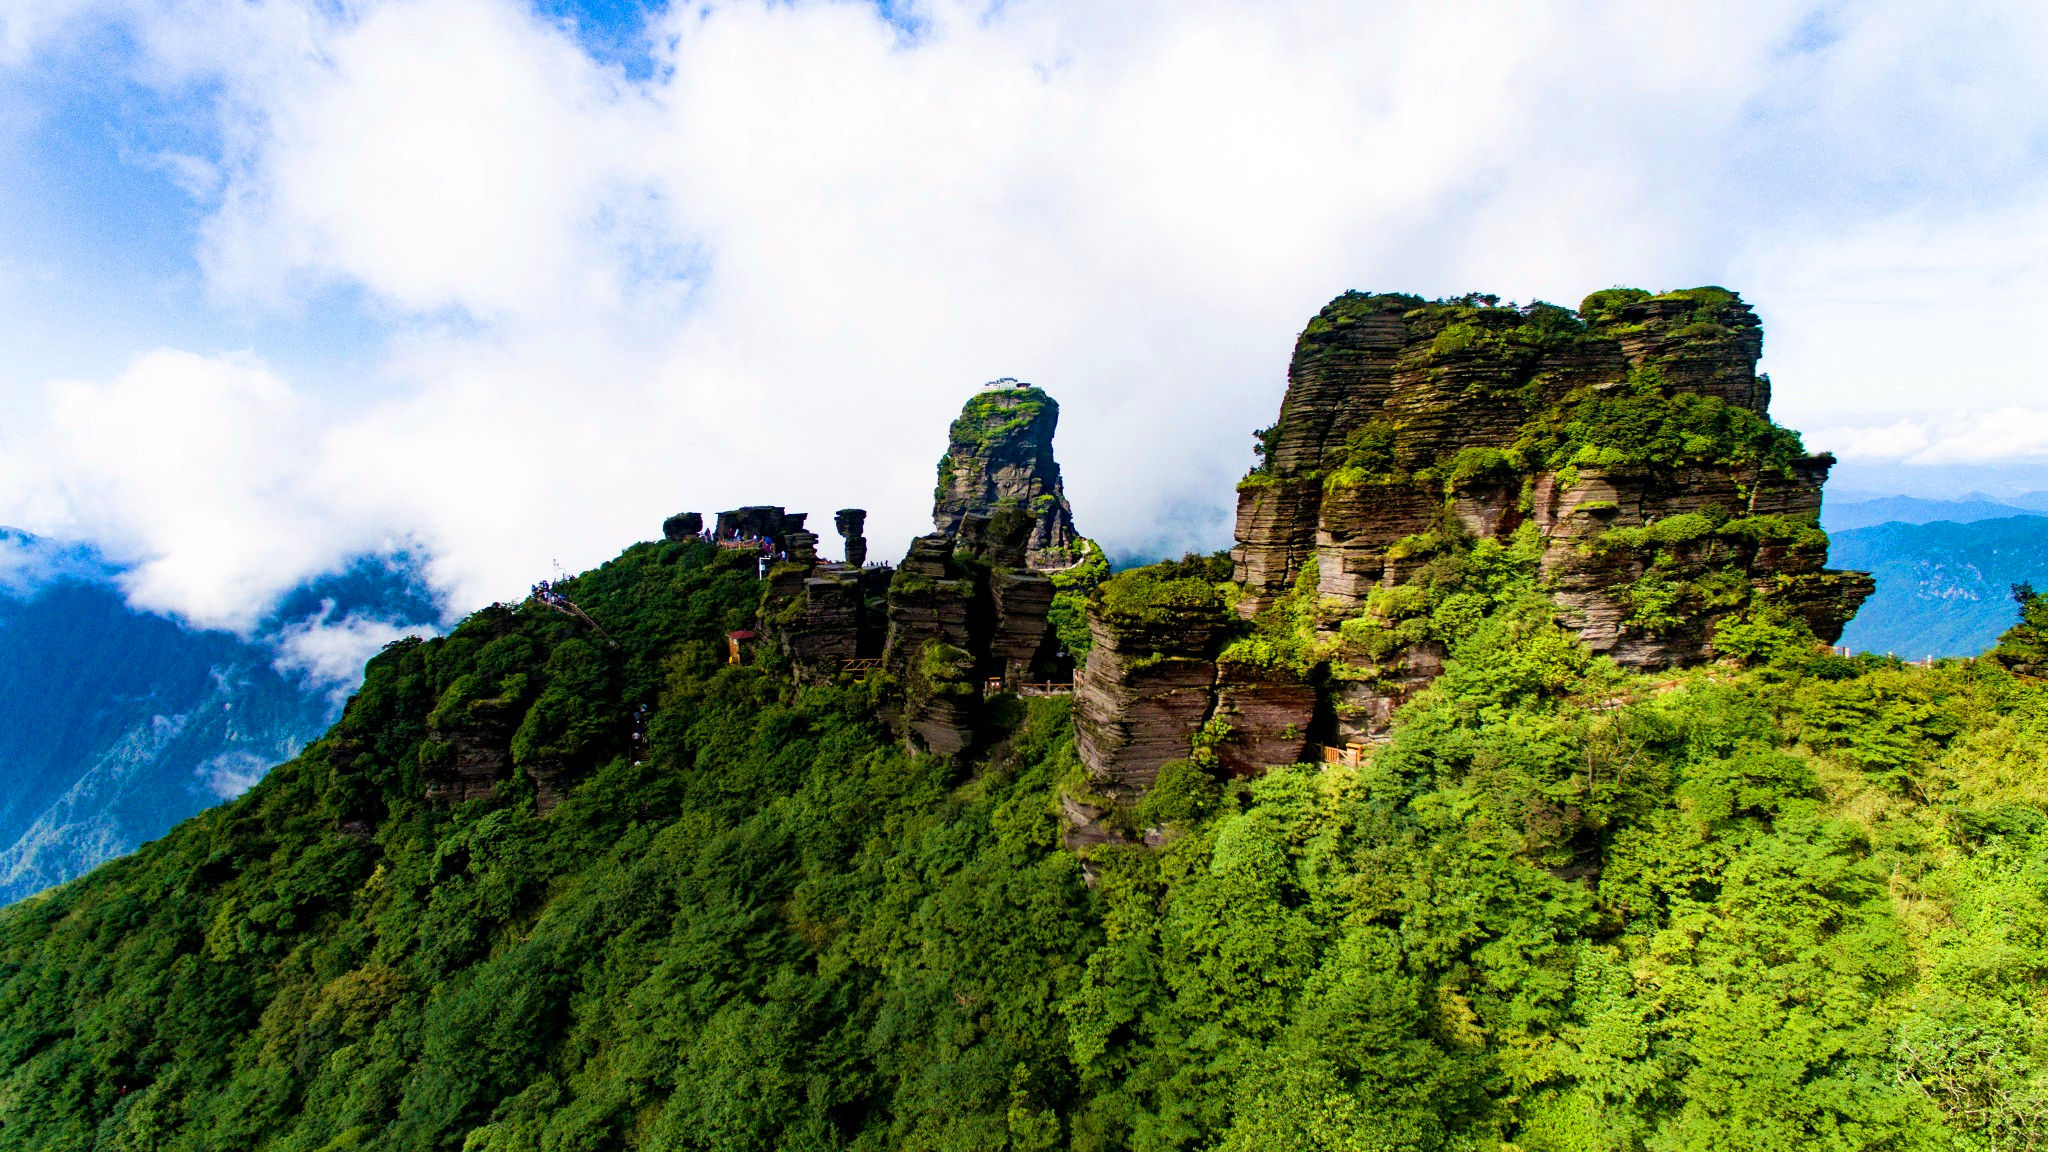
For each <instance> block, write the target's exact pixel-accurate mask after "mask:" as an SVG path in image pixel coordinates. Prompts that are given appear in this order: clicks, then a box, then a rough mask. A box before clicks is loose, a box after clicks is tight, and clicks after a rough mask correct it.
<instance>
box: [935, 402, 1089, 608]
mask: <svg viewBox="0 0 2048 1152" xmlns="http://www.w3.org/2000/svg"><path fill="white" fill-rule="evenodd" d="M1059 419H1060V406H1059V404H1058V403H1057V402H1055V401H1054V400H1053V398H1052V397H1050V396H1048V395H1046V394H1045V392H1044V390H1043V389H1040V388H1034V387H1032V386H1031V385H1029V384H1025V383H1021V382H1019V381H1017V380H1012V379H1010V378H1008V377H1005V378H1003V379H1001V380H997V381H994V382H992V383H990V384H988V385H987V386H986V387H984V388H983V389H982V390H981V391H979V392H977V393H975V394H974V396H973V397H971V398H970V399H969V400H968V401H967V403H966V405H965V406H964V407H963V408H962V409H961V410H960V416H959V418H958V419H956V420H954V421H953V426H952V428H951V429H950V430H949V432H948V436H947V443H946V454H945V456H944V457H942V458H941V459H940V460H939V482H938V487H937V489H936V490H935V491H934V493H933V499H932V526H933V528H934V529H935V530H936V531H938V532H940V533H941V534H948V535H950V534H953V533H957V532H958V531H959V530H960V524H961V520H962V518H964V517H966V516H969V515H979V516H994V515H995V514H996V513H997V511H998V510H999V509H1002V508H1004V507H1014V508H1018V509H1021V510H1022V511H1023V512H1024V513H1025V514H1026V515H1028V516H1029V517H1030V518H1031V522H1032V523H1031V536H1030V538H1029V539H1028V540H1027V541H1026V543H1025V553H1026V558H1027V562H1028V564H1029V566H1030V567H1031V568H1034V569H1038V570H1047V569H1056V568H1065V567H1068V566H1069V565H1071V564H1073V563H1074V562H1075V561H1076V560H1078V559H1079V558H1080V556H1081V549H1082V547H1083V545H1082V542H1081V536H1080V534H1079V533H1077V532H1075V531H1074V513H1073V510H1072V509H1071V508H1069V507H1068V506H1067V496H1066V491H1065V489H1064V488H1063V487H1062V486H1061V484H1060V466H1059V464H1058V462H1056V461H1055V460H1054V459H1053V455H1052V438H1053V432H1054V430H1055V429H1057V428H1058V426H1059Z"/></svg>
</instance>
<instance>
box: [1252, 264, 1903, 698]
mask: <svg viewBox="0 0 2048 1152" xmlns="http://www.w3.org/2000/svg"><path fill="white" fill-rule="evenodd" d="M1762 349H1763V333H1762V329H1761V327H1760V326H1759V324H1758V322H1757V319H1756V316H1755V314H1754V313H1753V312H1752V311H1751V310H1750V308H1749V306H1748V305H1746V304H1744V303H1742V301H1741V300H1740V299H1739V298H1737V297H1736V296H1735V294H1734V293H1731V292H1727V291H1724V290H1722V289H1718V288H1703V289H1693V290H1690V291H1686V292H1673V293H1667V294H1665V295H1662V296H1651V295H1650V294H1648V293H1644V292H1635V291H1631V290H1627V289H1618V290H1614V291H1609V292H1599V293H1595V294H1594V295H1593V296H1591V297H1589V298H1588V299H1587V301H1586V303H1585V304H1584V305H1582V307H1581V311H1580V312H1579V313H1576V314H1574V313H1570V312H1567V311H1566V310H1564V309H1559V308H1552V307H1549V306H1534V307H1532V308H1530V309H1526V310H1525V309H1515V308H1503V307H1499V306H1497V304H1496V303H1495V302H1494V301H1492V300H1491V299H1490V298H1483V297H1470V298H1466V299H1465V300H1462V301H1457V302H1439V303H1437V304H1433V305H1430V304H1425V303H1424V302H1423V301H1421V300H1419V299H1417V298H1415V297H1410V296H1365V295H1360V294H1356V293H1349V294H1346V295H1345V296H1341V297H1339V298H1338V299H1337V300H1335V301H1333V302H1332V303H1331V304H1330V305H1329V307H1327V308H1325V309H1323V311H1322V313H1321V314H1319V315H1318V316H1317V317H1316V318H1315V320H1314V321H1312V322H1311V323H1310V324H1309V326H1308V328H1307V329H1306V330H1305V331H1304V332H1303V333H1302V336H1301V339H1300V341H1299V342H1298V343H1297V344H1296V347H1295V356H1294V362H1293V364H1292V365H1291V367H1290V369H1289V372H1288V389H1287V396H1286V399H1285V400H1284V401H1283V402H1282V404H1281V410H1280V420H1279V422H1278V423H1277V424H1275V425H1274V426H1273V428H1271V429H1270V430H1268V431H1267V432H1266V433H1265V434H1264V437H1263V438H1264V440H1265V444H1266V447H1265V461H1264V463H1263V465H1262V466H1261V467H1260V468H1259V469H1258V470H1255V471H1254V473H1253V474H1252V475H1251V476H1249V477H1247V478H1246V480H1245V482H1244V483H1243V484H1241V485H1240V488H1239V496H1238V531H1237V537H1238V545H1237V548H1236V549H1235V551H1234V553H1233V556H1234V559H1235V561H1236V571H1235V576H1236V578H1237V579H1238V580H1239V581H1240V582H1241V583H1243V585H1244V586H1245V590H1246V593H1247V595H1246V596H1245V598H1244V600H1243V601H1242V602H1241V610H1242V611H1243V612H1244V613H1245V614H1246V615H1247V616H1250V615H1253V614H1255V613H1257V612H1258V611H1259V610H1261V609H1262V608H1264V607H1266V606H1267V605H1269V604H1271V603H1272V602H1273V601H1274V599H1275V598H1277V597H1278V596H1280V595H1281V594H1283V593H1285V592H1286V591H1287V590H1288V589H1289V588H1290V587H1291V586H1292V585H1293V583H1294V581H1295V580H1296V578H1297V577H1298V576H1299V575H1300V573H1301V571H1302V569H1303V567H1304V565H1306V564H1307V563H1308V562H1309V560H1310V559H1311V558H1313V559H1314V560H1315V561H1316V567H1317V574H1318V592H1319V594H1320V595H1321V596H1322V597H1325V598H1328V599H1329V600H1331V601H1333V602H1334V604H1335V605H1336V606H1337V607H1338V608H1339V609H1343V608H1358V607H1360V606H1362V605H1363V602H1364V601H1365V599H1366V597H1367V596H1369V595H1370V594H1371V593H1372V592H1373V591H1374V590H1375V589H1378V588H1388V587H1393V586H1395V585H1398V584H1400V583H1402V582H1403V581H1404V580H1405V579H1406V578H1407V576H1408V575H1409V574H1410V573H1408V572H1404V571H1403V569H1402V558H1401V557H1400V556H1399V555H1398V554H1397V553H1398V549H1396V547H1395V546H1396V545H1397V544H1399V543H1400V542H1401V541H1404V540H1410V539H1413V538H1415V537H1419V536H1422V535H1424V534H1426V533H1429V532H1431V531H1432V530H1435V529H1437V528H1438V527H1439V526H1444V527H1454V528H1455V530H1457V531H1460V532H1462V533H1464V534H1465V535H1467V536H1469V537H1475V538H1486V537H1505V536H1508V535H1510V534H1511V533H1513V532H1514V530H1515V529H1516V528H1518V527H1520V526H1521V524H1522V523H1523V522H1524V521H1526V520H1530V519H1533V520H1534V521H1535V523H1536V526H1537V529H1538V531H1539V532H1541V534H1542V536H1543V539H1544V541H1545V543H1546V547H1545V550H1544V556H1543V568H1544V572H1545V575H1546V577H1547V578H1548V579H1549V581H1550V582H1551V584H1552V587H1553V590H1554V592H1555V593H1556V595H1557V596H1558V598H1559V600H1560V601H1561V602H1562V603H1563V604H1564V605H1565V607H1566V609H1567V612H1568V613H1569V614H1570V615H1571V616H1572V618H1573V619H1574V621H1575V626H1576V627H1578V628H1579V631H1580V634H1581V636H1582V637H1583V638H1584V639H1585V641H1586V643H1587V644H1588V645H1589V646H1590V647H1592V648H1593V649H1594V650H1595V651H1598V652H1606V653H1610V654H1612V655H1613V656H1614V657H1615V659H1617V660H1619V661H1620V662H1622V663H1623V664H1627V665H1630V666H1634V667H1659V666H1663V665H1667V664H1673V663H1687V662H1693V661H1697V660H1701V659H1705V658H1707V657H1709V656H1711V655H1712V648H1711V644H1710V642H1709V640H1708V635H1709V634H1710V632H1711V630H1712V625H1713V623H1714V619H1715V617H1714V614H1713V613H1712V612H1703V613H1698V614H1696V615H1695V618H1694V620H1693V624H1694V625H1695V626H1694V627H1692V628H1690V629H1683V628H1681V629H1676V630H1673V629H1668V628H1666V629H1652V628H1648V627H1644V626H1641V624H1640V621H1641V619H1642V616H1641V614H1640V613H1634V614H1633V615H1632V611H1631V607H1630V604H1629V602H1628V597H1627V595H1626V589H1627V588H1628V587H1629V586H1631V585H1633V584H1634V583H1635V582H1636V581H1638V580H1640V579H1642V578H1643V576H1644V575H1645V572H1646V571H1647V570H1648V568H1649V567H1650V564H1651V558H1650V557H1647V556H1645V555H1641V554H1637V555H1624V554H1622V553H1621V552H1620V551H1618V550H1615V549H1605V550H1601V549H1595V548H1593V547H1592V545H1593V542H1594V541H1595V540H1596V539H1597V538H1600V537H1602V536H1603V535H1605V534H1606V533H1608V532H1609V531H1610V530H1611V529H1615V528H1643V527H1645V526H1649V525H1654V524H1656V523H1658V522H1660V521H1668V520H1669V519H1670V518H1672V517H1675V516H1680V515H1683V514H1686V513H1695V514H1703V515H1708V516H1712V517H1716V518H1719V519H1721V520H1724V521H1729V520H1733V521H1740V520H1744V519H1749V518H1754V517H1760V516H1773V517H1781V518H1787V519H1792V520H1798V521H1802V522H1811V521H1813V520H1814V519H1815V518H1816V517H1817V515H1818V512H1819V508H1820V490H1821V484H1822V482H1823V481H1824V480H1825V479H1826V477H1827V471H1828V467H1829V466H1830V465H1831V464H1832V463H1833V460H1832V458H1831V457H1827V456H1805V455H1799V454H1797V453H1796V439H1794V438H1792V437H1790V435H1789V434H1786V433H1783V432H1782V430H1777V429H1775V428H1774V427H1773V426H1771V425H1769V424H1768V411H1767V409H1768V405H1769V402H1770V381H1769V379H1768V378H1766V377H1763V376H1759V375H1758V374H1757V372H1756V361H1757V358H1758V356H1759V355H1761V353H1762ZM1645 392H1649V393H1654V394H1655V395H1656V396H1662V397H1711V398H1713V399H1714V400H1717V401H1719V402H1721V403H1722V404H1723V405H1725V406H1726V407H1727V408H1728V409H1731V410H1734V411H1735V412H1739V413H1741V414H1743V415H1745V416H1752V417H1755V418H1756V419H1755V420H1753V421H1750V422H1749V425H1748V426H1744V427H1732V428H1731V429H1730V431H1729V433H1728V434H1729V435H1731V436H1742V435H1747V436H1749V437H1750V438H1751V439H1755V438H1756V437H1758V436H1766V435H1772V434H1775V435H1776V437H1777V440H1776V442H1775V443H1774V444H1751V443H1744V444H1741V445H1736V446H1735V447H1737V448H1739V449H1741V450H1743V451H1744V452H1748V453H1750V454H1751V455H1752V456H1754V455H1757V454H1762V455H1766V456H1768V455H1770V450H1771V449H1772V448H1774V447H1782V446H1786V445H1791V446H1793V447H1794V449H1795V450H1794V451H1793V452H1792V453H1791V454H1789V455H1786V454H1784V453H1780V455H1782V456H1784V458H1782V459H1749V460H1742V459H1739V458H1732V459H1731V458H1724V459H1714V458H1712V457H1713V453H1711V452H1709V453H1707V454H1706V456H1705V458H1700V459H1693V460H1685V459H1676V460H1674V459H1659V458H1658V457H1657V453H1656V449H1657V448H1658V447H1659V446H1657V445H1649V444H1644V445H1633V446H1632V445H1630V444H1629V443H1627V442H1626V441H1627V438H1628V437H1630V436H1632V435H1638V434H1641V431H1642V430H1640V429H1637V430H1635V431H1631V430H1630V429H1629V428H1628V426H1627V421H1628V420H1629V419H1631V418H1639V417H1640V416H1642V415H1643V413H1644V412H1646V411H1648V410H1649V409H1650V407H1651V406H1652V404H1653V403H1654V398H1652V399H1645V398H1644V397H1643V394H1644V393H1645ZM1603 405H1604V406H1605V409H1611V410H1604V409H1603ZM1574 415H1579V416H1582V417H1590V418H1591V419H1592V420H1596V421H1597V420H1601V419H1608V420H1612V421H1613V422H1614V423H1615V425H1616V426H1615V428H1614V429H1613V430H1612V436H1613V437H1614V438H1616V439H1617V440H1618V441H1619V442H1617V443H1612V444H1604V443H1603V444H1596V445H1589V446H1583V447H1582V448H1581V451H1580V456H1587V457H1591V462H1579V461H1577V460H1564V459H1556V458H1549V457H1546V455H1545V449H1554V448H1555V447H1556V445H1555V442H1556V441H1557V440H1559V439H1566V440H1568V439H1569V433H1568V432H1567V431H1565V430H1564V429H1563V427H1562V426H1563V425H1564V423H1565V422H1566V421H1567V420H1568V419H1569V418H1571V417H1572V416H1574ZM1698 415H1699V416H1700V418H1702V419H1708V420H1711V419H1713V417H1714V414H1713V413H1699V414H1698ZM1721 423H1722V425H1723V426H1729V425H1731V423H1732V424H1735V425H1739V424H1741V421H1740V419H1739V418H1737V419H1736V420H1734V421H1732V422H1731V421H1729V420H1725V419H1724V420H1722V422H1721ZM1679 449H1680V451H1681V452H1682V451H1683V445H1682V444H1681V445H1679ZM1635 451H1640V453H1641V454H1642V456H1643V458H1642V459H1630V458H1629V457H1630V456H1631V454H1632V452H1635ZM1741 454H1742V453H1741V452H1737V453H1735V455H1736V456H1738V457H1739V456H1740V455H1741ZM1719 539H1720V546H1719V547H1717V548H1709V547H1704V546H1703V547H1701V548H1696V549H1693V550H1692V552H1691V553H1690V554H1681V555H1676V556H1674V555H1671V554H1670V553H1669V552H1668V550H1667V552H1666V554H1665V555H1664V556H1663V557H1662V559H1663V560H1664V562H1665V568H1666V569H1667V570H1669V571H1671V572H1675V573H1678V574H1679V575H1685V574H1687V573H1688V572H1689V573H1690V574H1692V575H1698V574H1701V573H1704V572H1705V571H1708V570H1710V569H1711V570H1719V571H1735V570H1739V571H1741V572H1742V573H1743V574H1744V577H1745V579H1747V580H1748V581H1749V582H1750V583H1751V584H1752V585H1754V587H1755V588H1756V590H1757V593H1758V594H1759V595H1761V596H1765V597H1767V598H1776V599H1778V600H1780V601H1782V602H1783V603H1784V605H1785V606H1786V607H1787V608H1788V609H1791V610H1793V611H1795V612H1796V613H1797V614H1799V615H1801V616H1802V617H1804V618H1805V619H1806V620H1807V623H1808V624H1809V625H1810V626H1811V627H1812V629H1813V631H1814V633H1815V634H1816V635H1817V636H1819V637H1821V638H1822V639H1823V640H1828V641H1832V640H1834V639H1835V638H1837V637H1838V636H1839V635H1840V634H1841V628H1842V625H1843V624H1844V623H1845V622H1846V621H1847V620H1848V618H1849V616H1850V615H1851V614H1853V613H1854V611H1855V609H1856V607H1857V605H1858V604H1860V603H1861V601H1862V598H1863V594H1867V588H1866V584H1867V581H1865V580H1863V579H1861V578H1859V577H1855V576H1853V575H1843V574H1832V575H1828V574H1824V565H1825V560H1826V547H1825V538H1824V537H1818V536H1814V537H1809V540H1808V543H1806V544H1804V545H1795V546H1791V547H1773V546H1768V545H1767V544H1766V543H1763V542H1759V541H1756V540H1753V539H1746V538H1744V537H1743V536H1741V535H1740V534H1737V535H1734V536H1730V537H1724V538H1719ZM1589 553H1592V554H1589ZM1411 571H1412V569H1411ZM1859 588H1865V592H1864V593H1863V594H1859V593H1858V591H1857V590H1858V589H1859ZM1632 621H1633V622H1632Z"/></svg>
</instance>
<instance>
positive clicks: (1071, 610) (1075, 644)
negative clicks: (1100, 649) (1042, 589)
mask: <svg viewBox="0 0 2048 1152" xmlns="http://www.w3.org/2000/svg"><path fill="white" fill-rule="evenodd" d="M1080 545H1081V555H1080V557H1079V558H1078V559H1077V560H1076V561H1075V562H1074V564H1073V566H1072V567H1070V568H1062V569H1059V570H1057V571H1054V572H1049V573H1047V574H1046V576H1047V578H1048V579H1050V580H1051V581H1052V586H1053V594H1052V607H1051V608H1050V609H1048V610H1047V612H1046V618H1047V620H1048V621H1049V622H1050V623H1051V624H1052V629H1053V633H1054V634H1055V635H1057V636H1058V637H1059V641H1060V647H1061V648H1063V649H1065V650H1066V652H1067V654H1068V655H1069V656H1071V657H1073V658H1074V661H1075V663H1076V664H1078V663H1079V662H1080V661H1082V660H1084V659H1086V658H1087V656H1088V649H1089V648H1091V647H1093V646H1094V644H1095V641H1094V638H1093V637H1091V636H1090V635H1089V634H1088V597H1089V595H1090V594H1091V593H1093V592H1094V591H1095V589H1096V587H1097V586H1098V585H1100V584H1101V583H1102V582H1103V581H1104V580H1107V579H1109V557H1107V556H1104V555H1103V554H1102V548H1101V546H1100V545H1098V544H1096V543H1095V541H1093V540H1090V539H1088V538H1086V537H1082V539H1081V541H1080Z"/></svg>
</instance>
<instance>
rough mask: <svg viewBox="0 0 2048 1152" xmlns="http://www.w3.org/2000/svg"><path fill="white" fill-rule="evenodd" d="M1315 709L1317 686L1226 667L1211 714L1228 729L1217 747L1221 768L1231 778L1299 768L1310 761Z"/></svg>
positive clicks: (1282, 675)
mask: <svg viewBox="0 0 2048 1152" xmlns="http://www.w3.org/2000/svg"><path fill="white" fill-rule="evenodd" d="M1316 704H1317V694H1316V688H1315V686H1314V685H1313V684H1310V683H1307V682H1306V681H1304V680H1302V679H1301V678H1300V677H1298V676H1295V675H1293V674H1292V673H1289V672H1286V671H1284V670H1266V669H1256V668H1244V667H1238V666H1233V665H1229V664H1225V665H1224V666H1223V667H1222V669H1221V670H1220V672H1219V674H1218V677H1217V685H1216V707H1215V711H1214V713H1213V718H1214V719H1216V720H1219V721H1221V722H1222V723H1223V725H1224V726H1225V727H1226V732H1225V734H1224V736H1223V738H1222V740H1221V741H1220V742H1219V743H1218V744H1217V745H1216V759H1217V762H1218V763H1219V764H1220V765H1221V766H1222V768H1223V770H1224V771H1226V772H1228V773H1230V774H1231V775H1232V776H1258V775H1262V774H1263V773H1264V772H1265V771H1266V770H1267V769H1268V768H1273V767H1276V766H1279V765H1285V764H1299V763H1301V762H1302V761H1303V760H1305V759H1307V756H1308V737H1309V729H1310V728H1311V726H1313V724H1314V723H1315V715H1316Z"/></svg>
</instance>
